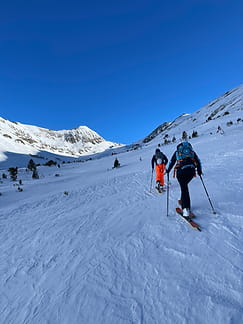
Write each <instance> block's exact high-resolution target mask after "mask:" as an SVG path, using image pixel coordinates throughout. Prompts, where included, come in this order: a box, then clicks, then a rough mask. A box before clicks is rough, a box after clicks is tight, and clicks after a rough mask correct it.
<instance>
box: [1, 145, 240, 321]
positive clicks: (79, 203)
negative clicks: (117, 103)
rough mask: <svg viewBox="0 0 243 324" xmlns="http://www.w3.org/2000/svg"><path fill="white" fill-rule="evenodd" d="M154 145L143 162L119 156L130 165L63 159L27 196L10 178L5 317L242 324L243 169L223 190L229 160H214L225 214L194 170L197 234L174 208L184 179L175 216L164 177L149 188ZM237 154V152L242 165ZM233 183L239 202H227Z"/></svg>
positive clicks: (213, 182) (4, 216)
mask: <svg viewBox="0 0 243 324" xmlns="http://www.w3.org/2000/svg"><path fill="white" fill-rule="evenodd" d="M202 149H203V148H202ZM204 150H205V149H204ZM166 153H167V152H166ZM141 154H142V153H141ZM151 154H152V150H150V151H148V152H147V151H145V153H144V155H145V156H144V158H143V162H141V163H140V162H139V163H135V162H134V160H135V159H136V160H138V158H137V155H136V153H134V152H131V153H128V154H127V155H125V154H124V155H121V159H122V158H123V159H126V161H125V163H124V167H121V168H120V169H117V170H111V171H108V169H107V166H108V167H109V164H111V160H110V159H105V158H104V159H103V160H102V161H92V162H89V163H86V164H82V166H75V167H71V166H67V167H64V168H62V169H61V171H60V173H61V176H60V177H59V178H54V177H53V175H51V173H50V174H49V173H48V174H45V172H46V171H44V169H43V179H40V181H39V182H38V181H37V182H36V183H35V184H33V181H28V180H27V179H26V182H25V183H26V184H24V191H23V193H17V192H13V189H12V188H11V187H10V186H8V185H6V202H10V201H11V199H15V202H14V204H13V205H10V204H7V203H6V205H5V206H3V209H2V211H1V214H0V233H1V235H0V246H1V256H2V257H1V261H0V274H1V292H2V294H1V298H0V322H1V323H14V324H15V323H16V324H17V323H18V324H21V323H25V324H27V323H31V324H33V323H50V324H57V323H58V324H59V323H91V324H94V323H107V324H109V323H112V324H113V323H116V324H120V323H121V324H124V323H136V324H138V323H141V324H142V323H143V324H151V323H158V324H160V323H171V324H172V323H173V324H174V323H193V324H194V323H199V324H200V323H202V324H204V323H212V324H214V323H236V324H238V323H241V322H242V321H243V312H242V309H243V295H242V287H243V282H242V278H243V271H242V264H243V261H242V260H243V256H242V215H240V214H239V211H240V210H242V207H243V206H242V188H237V185H238V184H239V183H242V180H243V175H242V174H240V175H239V174H237V175H236V173H234V172H233V171H230V172H231V176H232V182H231V185H232V188H230V187H229V186H228V185H227V188H226V189H225V192H223V193H222V192H221V194H222V196H220V193H217V188H218V186H225V184H226V179H225V178H224V177H222V176H221V167H222V164H221V157H218V156H216V155H214V156H213V157H210V159H209V161H211V162H209V163H208V165H207V166H206V167H205V173H206V175H205V182H206V185H207V187H208V188H210V193H213V194H214V195H213V199H212V200H213V202H214V203H215V202H217V203H215V205H216V206H215V209H216V210H217V211H220V212H219V213H217V214H216V215H213V214H212V210H211V208H210V205H209V203H208V201H207V197H206V196H205V193H204V191H203V188H202V185H201V183H200V179H199V178H198V177H197V178H196V179H193V181H192V183H191V184H190V192H191V198H192V206H193V210H194V211H195V214H196V216H197V218H196V221H197V222H198V223H199V224H200V226H201V228H202V232H198V231H194V230H193V229H191V228H190V227H189V226H188V225H187V224H186V223H185V222H184V221H183V220H181V219H180V218H179V217H178V216H177V215H176V212H175V202H177V199H178V198H179V197H178V195H179V186H178V184H177V181H176V180H175V179H173V178H171V179H170V181H171V185H170V188H169V190H170V199H169V216H168V217H167V216H166V193H163V194H157V193H156V192H155V190H154V181H153V188H152V192H150V186H149V185H150V179H151V173H150V172H151V171H150V169H149V167H150V158H151ZM167 154H168V156H171V154H172V150H171V152H170V153H169V152H168V153H167ZM204 154H207V156H210V154H211V153H210V152H207V151H204ZM229 154H230V152H229ZM212 155H213V153H212ZM239 155H240V156H242V155H243V153H242V151H241V152H240V153H239V154H238V155H234V154H233V153H232V154H231V155H230V156H231V160H232V163H234V162H235V161H236V160H238V159H239ZM223 162H224V161H223ZM223 162H222V163H223ZM205 164H206V163H205ZM213 165H216V166H217V170H218V173H217V174H214V173H212V171H211V170H212V168H213ZM83 169H84V170H83ZM223 172H225V170H223V167H222V173H223ZM207 174H208V175H209V176H208V177H207ZM239 181H241V182H239ZM236 188H237V190H236ZM232 189H233V191H234V194H235V196H236V198H237V199H238V197H240V196H241V202H240V207H241V208H239V206H236V205H235V203H236V200H234V199H233V200H232V201H231V202H228V203H226V202H224V201H223V200H222V199H224V198H225V197H226V196H228V193H229V192H231V197H232ZM65 190H67V191H68V193H69V194H68V195H66V196H65V195H64V194H63V192H64V191H65ZM47 191H48V192H47ZM31 192H33V195H32V196H31V195H30V193H31ZM20 195H22V196H20ZM3 197H4V196H3ZM3 197H1V199H2V198H3ZM19 197H22V199H20V198H19ZM236 198H235V199H236ZM17 199H19V200H17ZM230 210H231V212H230Z"/></svg>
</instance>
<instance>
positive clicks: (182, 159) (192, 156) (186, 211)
mask: <svg viewBox="0 0 243 324" xmlns="http://www.w3.org/2000/svg"><path fill="white" fill-rule="evenodd" d="M175 164H176V165H175ZM174 165H175V168H174V177H176V178H177V180H178V182H179V185H180V188H181V197H180V200H179V201H178V202H179V203H180V204H181V207H182V212H183V216H185V217H189V216H190V211H191V201H190V194H189V189H188V184H189V182H190V181H191V180H192V179H193V177H195V176H196V170H197V174H198V175H199V176H201V175H202V166H201V162H200V160H199V158H198V156H197V154H196V153H195V152H194V150H193V148H192V145H191V144H190V143H189V142H187V141H185V142H182V143H180V144H179V145H177V149H176V151H175V152H174V154H173V156H172V158H171V160H170V162H169V164H168V168H167V170H166V172H167V173H168V174H169V173H170V171H171V169H172V168H173V166H174Z"/></svg>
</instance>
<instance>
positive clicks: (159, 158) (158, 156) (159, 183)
mask: <svg viewBox="0 0 243 324" xmlns="http://www.w3.org/2000/svg"><path fill="white" fill-rule="evenodd" d="M167 163H168V159H167V157H166V155H165V154H164V153H162V152H161V151H160V149H158V148H157V149H156V150H155V154H154V155H153V157H152V160H151V164H152V169H153V170H154V165H156V169H155V171H156V189H157V190H158V191H159V192H162V191H163V187H164V184H165V182H164V172H165V166H166V164H167Z"/></svg>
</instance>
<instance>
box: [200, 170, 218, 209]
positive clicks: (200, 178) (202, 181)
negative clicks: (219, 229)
mask: <svg viewBox="0 0 243 324" xmlns="http://www.w3.org/2000/svg"><path fill="white" fill-rule="evenodd" d="M199 177H200V179H201V181H202V185H203V188H204V190H205V192H206V195H207V197H208V201H209V203H210V205H211V207H212V210H213V214H216V211H215V210H214V208H213V204H212V202H211V199H210V197H209V194H208V192H207V189H206V187H205V184H204V182H203V179H202V176H201V175H200V176H199Z"/></svg>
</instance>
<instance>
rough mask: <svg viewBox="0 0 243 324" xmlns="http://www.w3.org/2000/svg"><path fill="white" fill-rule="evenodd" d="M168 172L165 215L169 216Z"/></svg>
mask: <svg viewBox="0 0 243 324" xmlns="http://www.w3.org/2000/svg"><path fill="white" fill-rule="evenodd" d="M169 180H170V179H169V173H167V216H169V182H170V181H169Z"/></svg>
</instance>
